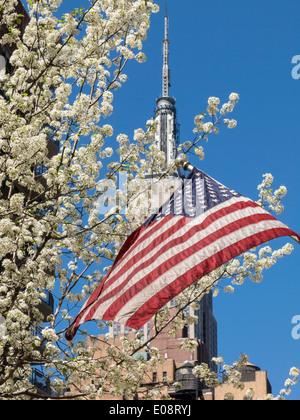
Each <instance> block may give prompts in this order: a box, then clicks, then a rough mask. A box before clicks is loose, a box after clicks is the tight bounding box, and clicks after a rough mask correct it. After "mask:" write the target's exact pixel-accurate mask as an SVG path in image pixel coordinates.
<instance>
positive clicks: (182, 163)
mask: <svg viewBox="0 0 300 420" xmlns="http://www.w3.org/2000/svg"><path fill="white" fill-rule="evenodd" d="M175 165H176V167H177V168H178V169H184V170H185V171H189V172H192V171H193V170H194V166H193V165H191V164H190V162H189V161H188V159H187V157H186V156H181V157H178V158H177V159H175Z"/></svg>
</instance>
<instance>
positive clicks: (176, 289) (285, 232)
mask: <svg viewBox="0 0 300 420" xmlns="http://www.w3.org/2000/svg"><path fill="white" fill-rule="evenodd" d="M291 235H294V232H292V231H291V230H290V229H288V228H276V229H271V230H268V231H264V232H261V233H257V234H255V235H253V236H251V237H249V238H245V239H242V240H240V241H238V242H237V243H236V244H233V245H231V246H229V247H228V248H226V249H224V250H222V251H220V252H218V253H216V254H215V255H213V256H211V257H210V258H208V259H207V260H205V261H203V262H202V263H200V264H199V265H197V266H195V267H193V268H192V269H190V270H189V271H188V272H186V273H184V274H183V275H182V276H180V277H179V278H177V279H176V280H175V281H174V282H173V283H171V284H169V285H168V286H167V287H165V288H164V289H162V290H160V291H159V292H158V293H157V294H156V295H155V296H153V297H152V298H150V299H149V300H148V301H147V302H146V303H145V304H144V305H143V306H141V308H140V309H138V310H137V311H136V312H135V314H134V315H133V316H132V317H131V318H130V319H129V320H128V322H127V323H126V325H127V326H128V327H131V328H133V329H135V330H139V329H140V328H141V327H142V326H143V325H145V324H146V322H148V321H149V319H151V317H152V316H153V315H154V314H156V313H157V312H158V311H159V310H160V309H161V308H163V307H164V306H165V305H166V304H167V303H168V302H169V301H170V300H172V299H173V298H175V297H176V296H178V295H179V294H180V293H181V292H182V291H183V290H185V289H186V288H187V287H189V286H191V285H192V284H194V283H195V282H196V281H197V280H199V279H201V277H203V276H205V275H207V274H208V273H210V272H212V271H213V270H215V269H216V268H218V267H220V266H221V265H223V264H226V263H227V262H229V261H230V260H231V259H233V258H235V257H237V256H238V255H240V254H242V253H243V252H245V251H247V250H248V249H251V248H253V247H255V246H258V245H261V244H263V243H265V242H268V241H270V240H271V239H275V238H278V237H281V236H291ZM183 285H184V287H183Z"/></svg>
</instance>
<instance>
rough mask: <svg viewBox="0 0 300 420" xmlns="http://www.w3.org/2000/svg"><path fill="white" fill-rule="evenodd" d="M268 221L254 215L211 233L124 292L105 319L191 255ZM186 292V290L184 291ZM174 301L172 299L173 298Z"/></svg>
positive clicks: (267, 217)
mask: <svg viewBox="0 0 300 420" xmlns="http://www.w3.org/2000/svg"><path fill="white" fill-rule="evenodd" d="M267 220H276V219H274V217H273V216H271V215H270V214H268V213H266V214H258V215H252V216H248V217H246V218H243V219H239V220H237V221H235V222H232V223H230V224H228V225H226V226H224V227H222V228H220V229H218V230H217V231H215V232H213V233H211V234H210V235H208V236H207V237H205V238H202V239H201V240H200V241H199V242H197V243H196V244H194V245H192V246H191V247H189V248H188V249H185V250H184V251H183V252H180V253H179V254H176V255H174V256H172V257H171V258H168V259H167V260H166V261H164V262H163V263H162V264H160V265H159V266H158V267H157V268H155V269H154V270H153V271H151V273H149V274H147V275H146V276H145V277H143V278H142V279H141V280H139V281H138V282H137V283H136V284H134V285H133V286H131V287H130V288H129V290H127V291H126V292H124V293H123V294H122V295H121V296H120V297H119V298H118V299H116V300H115V301H114V302H113V304H112V305H111V306H110V308H109V309H108V310H107V311H106V312H105V313H104V314H103V319H106V320H112V319H114V318H115V316H116V315H117V313H118V312H119V311H120V310H121V308H122V307H123V306H124V305H125V304H126V303H128V302H129V301H130V300H131V299H132V298H133V297H134V296H135V295H136V294H137V293H139V292H141V291H142V290H143V289H144V288H145V287H146V286H148V285H149V284H151V283H153V282H154V281H155V280H156V279H157V278H158V277H160V276H161V275H162V274H164V273H167V272H168V271H169V270H170V269H171V268H172V267H174V266H175V265H178V264H179V263H181V262H182V261H184V260H185V259H187V258H188V257H190V256H191V255H193V254H195V253H196V252H198V251H200V250H201V249H203V248H205V247H206V246H208V245H210V244H212V243H213V242H214V241H216V240H217V239H219V238H221V237H223V236H226V235H228V234H230V233H232V232H234V231H236V230H239V229H241V228H242V227H246V226H249V225H252V224H255V223H258V222H261V221H267ZM192 230H193V235H194V234H195V233H197V232H198V231H201V230H202V225H196V226H193V229H192ZM190 237H191V235H190V231H189V232H187V233H186V234H185V235H184V237H183V238H176V239H174V240H173V241H172V243H171V244H168V245H166V246H165V247H164V250H163V251H160V252H159V254H160V255H162V254H163V253H164V252H165V251H170V249H171V248H173V247H174V246H176V245H178V244H180V243H184V241H185V240H187V239H188V238H190ZM156 259H157V255H154V256H153V257H152V258H151V259H149V260H148V261H146V262H144V263H143V264H141V265H140V266H139V267H136V268H135V270H134V272H133V273H131V274H130V276H129V277H127V278H126V280H125V281H124V282H123V283H122V284H120V285H119V286H118V287H117V288H115V289H114V290H113V291H111V292H110V293H109V294H108V295H106V296H104V297H103V298H102V299H101V296H100V299H99V300H98V301H97V302H96V304H95V307H93V308H91V312H90V313H89V315H88V317H89V318H92V316H93V314H94V313H95V311H96V310H97V308H98V307H99V306H100V305H101V304H102V303H104V302H105V301H106V300H108V299H109V298H112V297H114V295H116V294H117V293H119V292H121V291H122V290H123V289H124V288H125V287H126V285H127V284H128V283H129V282H130V280H131V279H132V278H133V276H134V275H135V274H136V273H138V272H142V271H143V270H145V269H146V268H147V267H149V266H151V264H152V263H154V262H155V260H156ZM166 275H167V274H166ZM182 290H184V289H182ZM171 299H172V298H171Z"/></svg>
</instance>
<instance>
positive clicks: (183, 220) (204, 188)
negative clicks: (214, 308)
mask: <svg viewBox="0 0 300 420" xmlns="http://www.w3.org/2000/svg"><path fill="white" fill-rule="evenodd" d="M281 236H291V237H292V238H293V239H295V240H296V241H297V242H298V243H300V236H299V235H298V234H297V233H295V232H293V231H292V230H290V229H289V228H288V227H287V226H286V225H284V224H283V223H281V222H280V221H278V220H277V219H276V218H275V217H273V216H272V215H271V214H270V213H268V212H267V211H266V210H264V208H263V207H261V206H260V205H258V204H257V203H255V202H253V201H252V200H250V199H249V198H246V197H244V196H242V195H241V194H239V193H237V192H236V191H234V190H231V189H229V188H227V187H225V186H224V185H222V184H221V183H219V182H217V181H216V180H214V179H213V178H211V177H210V176H208V175H207V174H205V173H204V172H202V171H201V170H199V169H196V168H194V169H193V171H192V172H191V173H190V174H189V176H188V177H187V179H186V180H185V182H183V183H182V186H180V187H179V188H178V189H177V190H176V191H175V192H174V194H173V195H172V196H171V197H170V199H169V200H168V201H167V202H166V203H165V204H164V205H163V206H162V207H161V208H160V209H159V212H158V213H157V214H155V215H153V216H152V217H150V219H148V220H147V222H146V223H145V224H144V225H143V226H141V227H140V228H139V229H137V230H136V231H135V232H134V233H133V234H132V235H131V236H130V237H129V238H128V239H127V241H126V242H125V244H124V245H123V247H122V248H121V251H120V253H119V255H118V257H117V259H116V260H115V262H114V264H113V266H112V268H111V270H110V271H109V273H108V274H107V276H106V277H105V279H104V280H103V281H102V282H101V284H100V285H99V286H98V288H97V289H96V290H95V292H94V293H93V294H92V295H91V297H90V298H89V299H88V301H87V302H86V303H85V305H84V306H83V308H82V310H81V311H80V313H79V314H78V316H77V317H76V318H75V320H74V322H73V324H72V325H71V327H70V328H69V330H68V333H67V335H66V336H67V338H68V339H69V340H72V339H73V337H74V336H75V334H76V331H77V329H78V328H79V327H80V325H82V324H83V323H85V322H87V321H91V320H105V321H109V320H113V321H115V322H117V323H120V324H123V325H126V326H128V327H131V328H133V329H135V330H139V329H140V328H141V327H142V326H143V325H144V324H145V323H146V322H147V321H149V319H150V318H151V317H152V316H153V315H155V314H156V313H157V312H158V311H159V310H160V309H161V308H162V307H164V306H165V305H166V304H167V303H168V302H169V301H171V300H172V299H173V298H175V297H176V296H178V294H179V293H181V292H182V291H183V290H185V289H186V288H187V287H189V286H191V285H192V284H193V283H195V282H196V281H197V280H199V279H201V278H202V277H203V276H205V275H207V274H209V273H210V272H212V271H213V270H215V269H216V268H218V267H220V266H222V265H223V264H225V263H227V262H229V261H230V260H232V259H233V258H235V257H237V256H238V255H241V254H242V253H243V252H245V251H247V250H249V249H251V248H254V247H256V246H259V245H261V244H263V243H265V242H268V241H270V240H271V239H274V238H278V237H281Z"/></svg>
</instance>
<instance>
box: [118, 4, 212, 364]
mask: <svg viewBox="0 0 300 420" xmlns="http://www.w3.org/2000/svg"><path fill="white" fill-rule="evenodd" d="M169 44H170V41H169V18H168V14H167V9H166V14H165V37H164V40H163V73H162V76H163V77H162V80H163V83H162V97H161V98H159V99H158V100H157V101H156V104H157V107H156V109H155V122H156V123H157V131H156V135H155V144H156V146H157V147H158V148H159V150H160V151H162V152H164V154H165V158H166V164H167V165H169V164H170V163H171V162H173V161H174V160H175V159H176V157H177V147H178V144H179V135H180V126H179V124H178V121H177V110H176V107H175V103H176V101H175V99H174V98H171V97H170V94H169V90H170V87H171V71H170V68H169ZM147 178H148V181H150V184H151V182H152V181H153V183H154V184H159V181H157V178H159V174H154V175H150V176H147ZM182 182H184V181H183V180H182V179H181V177H180V176H179V174H178V172H177V173H175V174H173V175H171V176H170V177H169V178H168V179H167V180H164V182H163V186H164V189H165V190H170V188H169V186H170V185H173V187H174V186H175V188H177V187H179V185H181V183H182ZM150 184H149V185H150ZM166 185H167V187H166ZM164 196H165V194H162V196H160V195H159V194H157V195H156V198H155V200H156V202H155V203H153V202H152V203H151V206H152V208H153V207H155V208H160V207H161V206H162V205H163V204H164V202H165V201H166V200H167V199H168V198H169V197H170V194H169V195H168V197H165V198H164ZM149 216H150V215H148V217H149ZM148 217H147V218H148ZM169 306H170V309H171V312H172V311H176V310H175V307H176V299H174V300H173V301H171V302H170V303H169ZM188 313H190V314H191V315H196V316H197V317H198V323H197V324H196V325H193V326H190V327H189V328H185V329H184V331H182V332H181V333H180V334H179V337H178V340H179V341H180V340H181V341H182V339H183V338H191V339H195V340H196V341H197V342H199V343H203V344H204V345H205V348H206V353H207V356H208V357H207V359H208V360H209V361H210V360H211V359H212V358H213V357H216V356H217V322H216V320H215V317H214V315H213V298H212V294H211V293H210V294H208V295H206V296H204V298H203V299H202V300H201V301H200V302H199V309H198V310H197V311H193V310H192V309H191V308H188V309H187V310H186V314H188ZM152 327H153V321H149V322H148V323H147V324H146V325H144V327H142V329H141V332H142V333H143V335H144V340H145V341H148V340H149V338H150V335H151V328H152ZM131 331H132V330H131V329H130V328H129V327H126V326H123V325H120V324H118V323H114V324H113V325H112V326H111V327H110V334H113V335H114V336H115V337H117V336H119V335H125V336H126V335H128V334H129V333H130V332H131ZM163 337H164V338H162V340H161V341H160V340H159V339H158V340H157V339H156V340H155V341H154V343H153V344H154V345H155V347H157V348H158V349H159V351H160V352H161V354H164V355H165V357H171V358H173V357H175V356H174V354H173V353H172V351H173V350H171V349H170V346H177V348H178V347H179V345H180V343H179V342H178V343H175V342H174V340H173V344H171V341H170V340H169V339H168V338H166V335H165V334H164V333H163ZM175 341H176V340H175ZM162 343H163V344H162ZM171 354H173V357H172V356H171ZM179 354H180V353H176V359H177V358H178V357H181V356H179ZM191 357H193V356H191ZM198 359H199V360H194V362H196V363H201V361H203V360H201V357H200V358H199V357H198ZM174 360H175V359H174ZM175 361H176V362H179V361H180V360H175ZM208 363H209V362H208ZM211 368H213V369H214V366H213V365H212V366H211Z"/></svg>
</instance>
